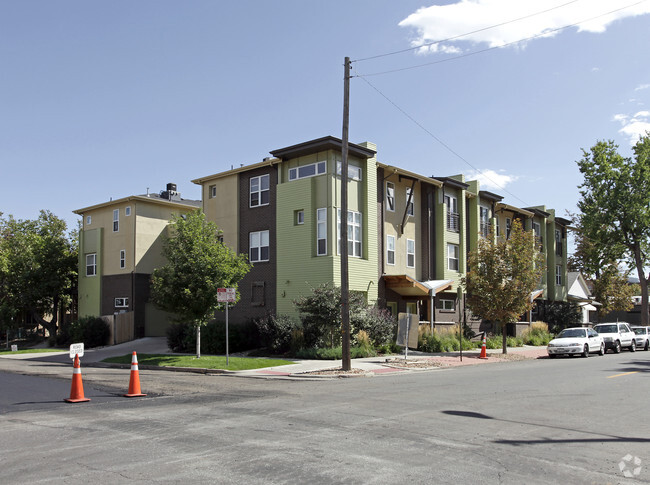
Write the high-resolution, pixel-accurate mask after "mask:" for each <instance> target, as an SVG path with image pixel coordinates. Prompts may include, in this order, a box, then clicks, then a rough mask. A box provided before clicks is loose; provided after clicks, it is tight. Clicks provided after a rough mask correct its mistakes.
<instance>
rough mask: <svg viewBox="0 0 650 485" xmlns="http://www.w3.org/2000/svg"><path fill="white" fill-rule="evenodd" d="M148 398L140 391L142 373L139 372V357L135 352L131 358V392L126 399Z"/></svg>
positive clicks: (125, 395) (126, 395)
mask: <svg viewBox="0 0 650 485" xmlns="http://www.w3.org/2000/svg"><path fill="white" fill-rule="evenodd" d="M140 396H146V394H142V391H141V390H140V371H139V370H138V356H137V355H136V353H135V350H134V351H133V356H132V357H131V379H130V380H129V392H127V393H126V394H124V397H140Z"/></svg>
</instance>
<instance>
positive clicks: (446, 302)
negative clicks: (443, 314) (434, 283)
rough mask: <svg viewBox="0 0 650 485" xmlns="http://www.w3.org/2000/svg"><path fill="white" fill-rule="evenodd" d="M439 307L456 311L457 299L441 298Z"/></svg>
mask: <svg viewBox="0 0 650 485" xmlns="http://www.w3.org/2000/svg"><path fill="white" fill-rule="evenodd" d="M438 309H439V310H443V311H448V312H449V311H454V310H455V309H456V300H450V299H442V298H441V299H440V300H438Z"/></svg>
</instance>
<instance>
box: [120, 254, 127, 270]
mask: <svg viewBox="0 0 650 485" xmlns="http://www.w3.org/2000/svg"><path fill="white" fill-rule="evenodd" d="M120 268H121V269H124V268H126V250H125V249H120Z"/></svg>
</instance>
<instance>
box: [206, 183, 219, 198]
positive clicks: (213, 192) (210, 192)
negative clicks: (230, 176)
mask: <svg viewBox="0 0 650 485" xmlns="http://www.w3.org/2000/svg"><path fill="white" fill-rule="evenodd" d="M216 196H217V186H216V185H210V187H208V197H209V198H210V199H214V198H215V197H216Z"/></svg>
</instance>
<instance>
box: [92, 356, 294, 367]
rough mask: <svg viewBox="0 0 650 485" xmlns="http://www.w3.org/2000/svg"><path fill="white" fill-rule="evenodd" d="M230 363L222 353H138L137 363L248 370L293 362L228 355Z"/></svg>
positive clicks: (117, 360) (126, 359)
mask: <svg viewBox="0 0 650 485" xmlns="http://www.w3.org/2000/svg"><path fill="white" fill-rule="evenodd" d="M131 357H132V354H127V355H123V356H121V357H110V358H108V359H104V360H103V361H102V362H108V363H112V364H130V363H131ZM229 360H230V365H228V366H226V357H225V356H224V355H202V356H201V358H200V359H197V358H196V356H194V355H165V354H138V364H140V365H154V366H159V367H198V368H201V369H225V370H249V369H261V368H264V367H275V366H278V365H289V364H293V363H294V362H290V361H288V360H280V359H249V358H244V357H230V359H229Z"/></svg>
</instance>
